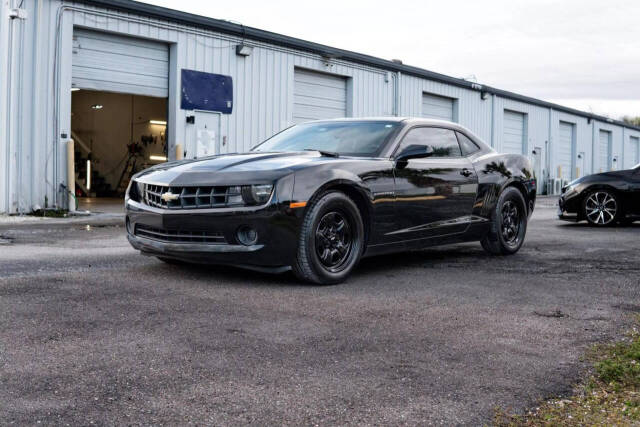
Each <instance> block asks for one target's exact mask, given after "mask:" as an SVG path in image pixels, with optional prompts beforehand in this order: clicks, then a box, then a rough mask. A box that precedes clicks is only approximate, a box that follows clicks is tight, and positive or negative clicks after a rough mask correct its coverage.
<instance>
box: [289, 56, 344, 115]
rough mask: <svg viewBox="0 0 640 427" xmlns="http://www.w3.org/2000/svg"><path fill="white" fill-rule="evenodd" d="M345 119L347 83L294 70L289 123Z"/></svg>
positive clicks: (334, 77) (337, 77) (329, 76)
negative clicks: (291, 110)
mask: <svg viewBox="0 0 640 427" xmlns="http://www.w3.org/2000/svg"><path fill="white" fill-rule="evenodd" d="M339 117H347V79H346V78H345V77H341V76H335V75H331V74H324V73H318V72H315V71H309V70H303V69H300V68H296V69H295V72H294V86H293V122H294V123H301V122H307V121H310V120H319V119H335V118H339Z"/></svg>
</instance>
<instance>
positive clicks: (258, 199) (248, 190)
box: [242, 184, 273, 205]
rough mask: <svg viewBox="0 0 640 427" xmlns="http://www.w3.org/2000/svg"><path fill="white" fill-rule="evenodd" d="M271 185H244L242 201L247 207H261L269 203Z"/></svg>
mask: <svg viewBox="0 0 640 427" xmlns="http://www.w3.org/2000/svg"><path fill="white" fill-rule="evenodd" d="M272 191H273V185H272V184H259V185H245V186H243V187H242V200H243V201H244V203H245V204H247V205H262V204H264V203H267V201H269V197H271V192H272Z"/></svg>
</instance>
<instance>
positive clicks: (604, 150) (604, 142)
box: [598, 130, 611, 172]
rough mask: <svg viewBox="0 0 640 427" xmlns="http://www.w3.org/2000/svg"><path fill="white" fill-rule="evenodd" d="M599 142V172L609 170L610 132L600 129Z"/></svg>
mask: <svg viewBox="0 0 640 427" xmlns="http://www.w3.org/2000/svg"><path fill="white" fill-rule="evenodd" d="M599 135H600V144H599V148H598V159H599V168H600V172H607V171H609V170H611V132H609V131H607V130H600V134H599Z"/></svg>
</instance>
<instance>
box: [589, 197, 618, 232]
mask: <svg viewBox="0 0 640 427" xmlns="http://www.w3.org/2000/svg"><path fill="white" fill-rule="evenodd" d="M582 209H583V214H584V217H585V218H586V219H587V222H589V224H591V225H593V226H596V227H607V226H610V225H613V224H615V223H616V222H617V221H618V218H621V217H622V216H623V215H622V209H621V206H620V203H619V201H618V198H617V196H616V195H615V193H613V192H612V191H609V190H593V191H591V192H589V194H587V196H586V197H585V198H584V200H583V201H582Z"/></svg>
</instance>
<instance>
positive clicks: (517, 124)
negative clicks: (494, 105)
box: [502, 110, 526, 154]
mask: <svg viewBox="0 0 640 427" xmlns="http://www.w3.org/2000/svg"><path fill="white" fill-rule="evenodd" d="M525 132H526V116H525V115H524V114H523V113H518V112H515V111H508V110H505V111H504V122H503V134H504V140H503V146H502V151H503V152H505V153H512V154H523V152H524V148H523V145H524V141H525Z"/></svg>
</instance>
